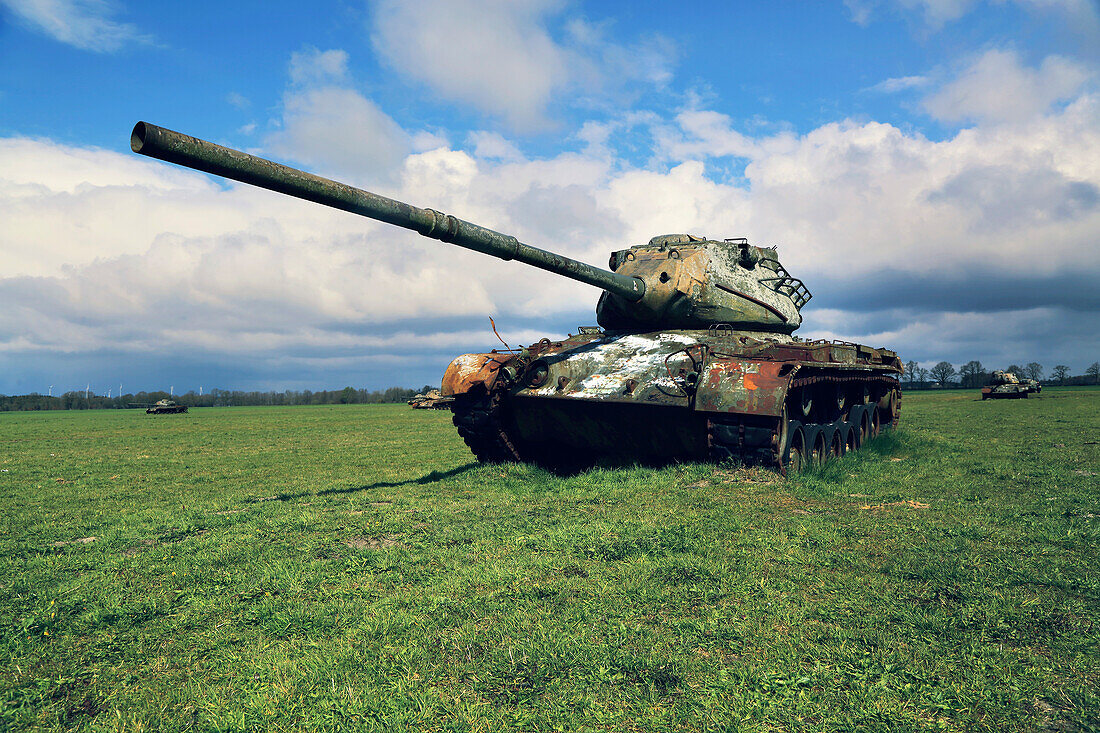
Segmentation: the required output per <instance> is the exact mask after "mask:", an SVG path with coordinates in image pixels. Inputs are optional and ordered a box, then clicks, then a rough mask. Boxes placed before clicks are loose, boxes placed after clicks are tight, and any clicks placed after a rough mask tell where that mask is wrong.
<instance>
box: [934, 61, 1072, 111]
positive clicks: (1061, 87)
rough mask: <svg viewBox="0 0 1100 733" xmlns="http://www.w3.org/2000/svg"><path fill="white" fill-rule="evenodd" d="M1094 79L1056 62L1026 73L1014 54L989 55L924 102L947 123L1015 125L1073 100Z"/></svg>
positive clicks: (1064, 62) (1068, 65)
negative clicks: (1061, 103)
mask: <svg viewBox="0 0 1100 733" xmlns="http://www.w3.org/2000/svg"><path fill="white" fill-rule="evenodd" d="M1092 76H1093V74H1092V73H1091V72H1090V71H1089V70H1088V69H1086V68H1085V67H1083V66H1081V65H1080V64H1077V63H1075V62H1073V61H1070V60H1069V59H1065V58H1062V57H1060V56H1048V57H1047V58H1046V59H1044V60H1043V62H1042V64H1041V65H1040V66H1039V67H1038V68H1028V67H1026V66H1024V65H1023V64H1022V63H1021V62H1020V58H1019V56H1018V55H1017V54H1016V53H1015V52H1013V51H1003V50H998V49H992V50H990V51H986V52H985V53H984V54H982V55H981V56H979V57H978V58H977V59H976V60H974V61H973V63H971V64H970V66H968V67H967V68H966V69H964V70H963V71H962V73H960V74H959V76H958V77H957V78H956V79H955V80H954V81H952V82H950V83H949V84H947V85H945V86H944V87H943V88H941V89H940V90H938V91H936V92H935V93H933V94H931V95H930V96H928V97H927V98H925V100H924V107H925V109H927V110H928V112H930V113H931V114H932V115H933V116H935V117H937V118H938V119H941V120H946V121H949V122H960V121H964V120H978V121H986V122H1002V121H1019V120H1026V119H1029V118H1032V117H1035V116H1036V115H1040V114H1043V113H1044V112H1046V110H1047V109H1048V108H1049V107H1050V106H1051V105H1052V104H1054V103H1055V102H1061V101H1064V100H1067V99H1070V98H1072V97H1073V96H1075V95H1076V94H1077V92H1078V91H1079V90H1080V89H1081V87H1082V86H1083V85H1084V84H1085V83H1086V82H1087V81H1089V79H1090V78H1091V77H1092Z"/></svg>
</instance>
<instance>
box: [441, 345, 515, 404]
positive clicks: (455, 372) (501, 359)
mask: <svg viewBox="0 0 1100 733" xmlns="http://www.w3.org/2000/svg"><path fill="white" fill-rule="evenodd" d="M511 358H512V356H511V354H491V353H490V354H463V355H462V356H460V357H458V358H457V359H455V360H454V361H452V362H451V363H450V365H449V366H448V367H447V371H446V372H444V373H443V385H442V387H443V389H442V392H443V396H444V397H454V396H455V395H460V394H466V393H467V392H469V391H470V390H472V389H474V387H477V386H478V385H481V386H484V388H485V390H486V391H489V390H490V389H492V387H493V383H494V382H496V378H497V375H498V374H499V372H500V367H501V366H503V365H504V364H506V363H507V362H508V361H509V360H510V359H511Z"/></svg>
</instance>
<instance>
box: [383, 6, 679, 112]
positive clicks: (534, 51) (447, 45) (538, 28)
mask: <svg viewBox="0 0 1100 733" xmlns="http://www.w3.org/2000/svg"><path fill="white" fill-rule="evenodd" d="M373 6H374V12H373V18H372V24H371V41H372V43H373V45H374V48H375V50H376V51H377V53H378V55H379V56H380V57H381V58H382V59H383V60H385V61H386V62H387V63H389V64H390V65H391V66H392V67H393V68H394V69H395V70H396V71H398V72H399V73H401V74H403V75H405V76H408V77H410V78H412V79H415V80H417V81H419V82H422V83H424V84H425V85H427V87H428V88H429V89H431V90H432V92H433V93H434V94H436V95H437V96H439V97H441V98H443V99H447V100H451V101H455V102H460V103H463V104H466V105H470V106H472V107H474V108H476V109H478V110H480V111H482V112H485V113H487V114H490V115H494V116H498V117H500V118H502V119H503V120H504V121H505V122H507V123H508V124H509V125H510V126H511V127H512V128H513V129H515V130H520V131H533V130H542V129H546V128H547V127H548V126H549V125H550V124H551V120H550V119H549V118H548V115H547V105H548V103H549V102H550V101H551V99H552V98H555V97H557V96H560V95H562V94H563V93H564V92H567V91H569V92H571V93H580V94H582V95H584V94H588V95H594V94H597V93H602V94H607V93H612V92H615V91H616V90H618V89H621V88H623V87H624V86H625V85H627V84H630V83H632V82H644V83H646V84H651V85H661V84H664V83H665V82H667V80H668V79H669V76H670V74H669V71H668V69H669V66H670V60H671V59H672V57H673V56H674V52H673V50H672V48H671V46H670V44H669V43H668V42H667V41H664V40H662V39H661V38H659V37H652V38H648V39H641V40H639V41H637V42H636V43H634V44H632V45H630V46H623V45H620V44H616V43H613V42H611V41H610V40H608V38H607V37H606V33H605V30H606V26H605V25H602V24H597V23H591V22H589V21H586V20H584V19H581V18H572V19H569V20H568V22H567V23H566V28H565V32H564V34H562V35H563V37H562V38H560V39H558V38H555V37H554V36H553V35H552V34H551V32H550V29H549V23H550V20H551V19H552V18H555V17H557V16H558V15H560V14H561V12H562V11H563V9H564V3H563V2H561V0H490V1H488V2H486V1H484V0H415V1H410V0H376V1H375V2H374V4H373Z"/></svg>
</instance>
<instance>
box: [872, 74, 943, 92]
mask: <svg viewBox="0 0 1100 733" xmlns="http://www.w3.org/2000/svg"><path fill="white" fill-rule="evenodd" d="M930 82H931V79H929V78H928V77H927V76H899V77H895V78H892V79H886V80H884V81H880V82H879V83H878V84H875V85H874V86H870V87H868V88H867V91H869V92H882V93H883V94H895V93H897V92H903V91H905V90H906V89H919V88H920V87H924V86H927V85H928V84H929V83H930Z"/></svg>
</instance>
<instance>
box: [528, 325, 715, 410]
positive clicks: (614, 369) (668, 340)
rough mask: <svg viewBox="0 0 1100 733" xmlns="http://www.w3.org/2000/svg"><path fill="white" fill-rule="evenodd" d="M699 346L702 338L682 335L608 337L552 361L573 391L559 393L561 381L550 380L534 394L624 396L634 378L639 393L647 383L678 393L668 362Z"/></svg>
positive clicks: (660, 334)
mask: <svg viewBox="0 0 1100 733" xmlns="http://www.w3.org/2000/svg"><path fill="white" fill-rule="evenodd" d="M697 343H699V341H698V339H695V338H692V337H691V336H686V335H683V334H678V333H659V334H654V335H626V336H617V337H612V338H608V339H606V340H604V341H602V342H595V343H593V344H589V345H588V346H587V347H581V348H580V349H578V350H577V351H575V352H570V353H568V354H566V355H564V358H563V359H562V360H561V361H558V362H556V363H553V362H552V364H551V370H552V372H553V373H554V374H564V375H566V376H569V377H570V379H571V384H572V386H571V388H569V389H567V390H565V391H564V392H559V391H558V390H557V380H556V379H550V380H548V381H547V384H546V386H545V387H542V388H541V389H538V390H535V391H534V393H535V394H538V395H541V396H546V397H553V396H557V397H572V398H580V399H600V398H605V397H608V396H611V395H616V394H622V393H623V392H625V391H626V383H627V381H628V380H631V379H633V380H635V381H636V382H637V383H638V386H637V387H635V392H640V391H642V390H643V389H644V388H645V386H646V385H647V384H649V385H657V386H660V387H663V388H665V389H666V390H676V389H677V385H676V384H675V382H673V380H671V379H669V377H668V373H667V372H666V370H665V360H666V359H667V358H668V357H669V356H670V355H671V354H675V353H676V352H678V351H682V350H684V349H685V348H687V347H689V346H694V345H695V344H697ZM563 364H564V368H563Z"/></svg>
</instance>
